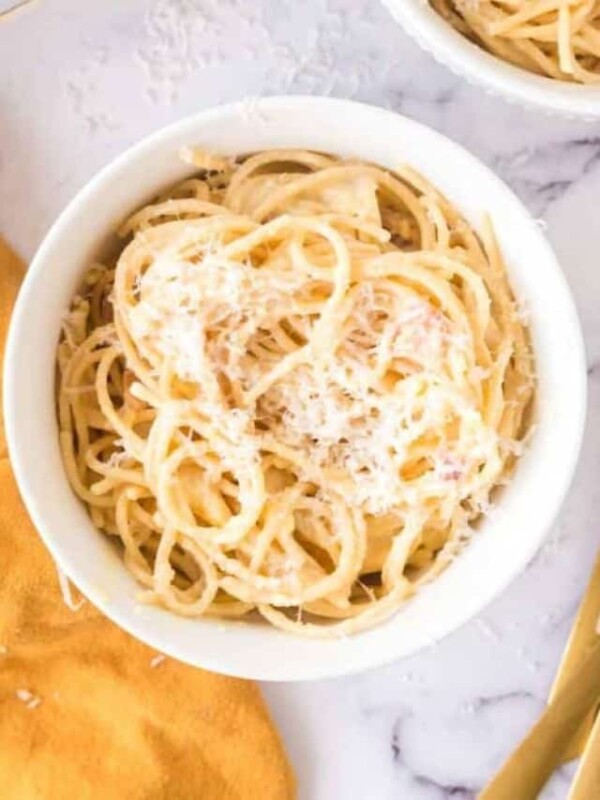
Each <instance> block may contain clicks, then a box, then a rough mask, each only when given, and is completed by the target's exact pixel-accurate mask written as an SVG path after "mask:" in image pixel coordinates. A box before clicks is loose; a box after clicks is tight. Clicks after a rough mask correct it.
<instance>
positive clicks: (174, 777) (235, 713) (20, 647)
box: [0, 239, 295, 800]
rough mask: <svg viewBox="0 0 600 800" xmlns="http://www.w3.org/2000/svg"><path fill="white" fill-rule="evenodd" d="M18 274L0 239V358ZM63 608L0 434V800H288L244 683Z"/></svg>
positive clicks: (91, 612)
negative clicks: (165, 655) (161, 653)
mask: <svg viewBox="0 0 600 800" xmlns="http://www.w3.org/2000/svg"><path fill="white" fill-rule="evenodd" d="M22 271H23V267H22V264H21V263H20V262H19V260H18V259H17V258H16V256H15V255H14V254H13V253H12V252H11V251H10V250H9V249H8V247H7V246H6V245H5V244H4V243H3V242H2V240H1V239H0V342H1V344H0V348H1V350H0V361H1V360H2V358H3V355H4V352H3V351H4V339H5V334H6V327H7V322H8V318H9V315H10V311H11V308H12V305H13V303H14V298H15V296H16V293H17V289H18V286H19V282H20V278H21V275H22ZM155 657H156V653H155V652H153V651H152V650H150V649H149V648H148V647H146V646H145V645H143V644H141V643H140V642H138V641H136V640H135V639H133V638H131V637H130V636H129V635H128V634H126V633H124V632H123V631H121V630H120V629H119V628H117V627H116V626H115V625H113V624H112V623H111V622H109V620H108V619H106V618H105V617H103V616H102V615H101V614H100V612H98V611H97V610H96V609H95V608H94V607H93V606H91V605H90V603H89V602H86V603H85V604H84V605H83V607H82V608H81V609H80V610H79V611H72V610H71V609H70V608H68V607H67V605H66V604H65V602H64V601H63V597H62V594H61V592H60V589H59V584H58V578H57V573H56V570H55V567H54V563H53V562H52V559H51V558H50V556H49V554H48V553H47V551H46V550H45V549H44V547H43V545H42V543H41V541H40V539H39V538H38V536H37V534H36V532H35V530H34V529H33V527H32V524H31V522H30V521H29V519H28V517H27V513H26V511H25V509H24V507H23V505H22V503H21V501H20V499H19V495H18V491H17V488H16V485H15V482H14V479H13V476H12V473H11V469H10V465H9V463H8V459H7V452H6V442H5V438H4V426H3V422H2V424H1V425H0V797H1V798H2V800H75V799H76V800H96V798H97V799H98V800H100V799H101V800H162V799H163V798H164V800H188V799H189V800H254V798H260V800H287V799H288V798H292V797H294V795H295V789H294V779H293V776H292V773H291V770H290V767H289V765H288V762H287V760H286V757H285V754H284V752H283V749H282V745H281V742H280V740H279V737H278V735H277V732H276V731H275V730H274V728H273V725H272V723H271V721H270V719H269V717H268V714H267V711H266V709H265V706H264V704H263V701H262V699H261V697H260V694H259V691H258V689H257V688H256V686H254V685H253V684H252V683H249V682H246V681H241V680H235V679H232V678H226V677H222V676H219V675H215V674H212V673H209V672H204V671H203V670H199V669H194V668H192V667H188V666H185V665H183V664H181V663H179V662H176V661H173V660H171V659H165V660H164V661H161V662H160V663H156V660H155Z"/></svg>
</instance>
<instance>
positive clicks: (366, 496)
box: [58, 150, 534, 636]
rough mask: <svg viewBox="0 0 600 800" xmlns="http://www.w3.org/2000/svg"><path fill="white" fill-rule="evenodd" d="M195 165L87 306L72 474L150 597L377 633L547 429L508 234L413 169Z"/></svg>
mask: <svg viewBox="0 0 600 800" xmlns="http://www.w3.org/2000/svg"><path fill="white" fill-rule="evenodd" d="M189 155H190V156H191V161H192V162H197V163H198V164H199V165H201V166H202V167H203V169H202V171H201V172H200V173H198V174H197V175H195V176H194V177H192V178H188V179H186V180H185V181H184V182H183V183H181V184H179V185H177V186H175V187H173V188H172V189H171V190H168V191H167V192H166V194H165V195H163V196H162V197H160V198H158V199H157V201H156V202H155V203H152V204H150V205H147V206H145V207H144V208H142V209H141V210H140V211H138V212H136V213H135V214H134V215H133V216H132V217H130V218H129V219H128V220H127V221H126V222H125V224H124V225H123V226H122V228H121V235H122V236H124V237H128V238H130V241H129V243H128V244H127V245H126V247H125V248H124V249H123V251H122V252H121V253H120V255H119V256H118V258H117V260H116V264H115V266H114V267H112V266H110V265H96V266H94V267H92V268H91V270H90V271H89V272H88V273H87V276H86V281H85V285H84V288H83V293H82V294H79V295H78V296H77V298H76V300H75V301H74V303H73V306H72V309H71V312H70V314H69V315H68V316H67V318H66V320H65V324H64V335H63V339H62V341H61V344H60V346H59V366H60V381H59V389H58V395H59V418H60V429H61V433H60V436H61V444H62V449H63V456H64V461H65V465H66V467H67V470H68V474H69V476H70V479H71V483H72V485H73V487H74V489H75V491H76V492H77V494H78V495H79V496H80V497H81V499H82V500H83V501H84V502H85V503H86V504H87V505H88V507H89V510H90V514H91V517H92V520H93V521H94V523H95V524H96V526H97V527H99V528H100V529H102V530H103V531H105V532H106V533H107V534H109V535H113V536H115V537H117V538H118V539H119V540H120V542H121V543H122V545H123V547H124V558H125V563H126V564H127V566H128V567H129V568H130V570H131V571H132V572H133V574H134V575H135V576H136V578H137V579H138V580H139V581H140V583H141V584H142V585H144V586H146V587H147V592H145V593H144V595H143V598H144V599H146V600H148V601H149V602H153V603H159V604H161V605H164V606H165V607H166V608H169V609H171V610H172V611H174V612H176V613H180V614H184V615H187V616H196V615H201V614H203V613H207V614H213V615H216V616H224V617H237V616H245V615H247V614H250V613H252V612H253V611H255V610H258V611H259V613H260V614H261V615H262V616H263V617H264V618H265V619H266V620H268V621H269V622H271V623H273V624H274V625H277V626H278V627H281V628H283V629H285V630H289V631H293V632H297V633H301V634H305V635H311V636H332V635H339V634H340V633H352V632H356V631H359V630H362V629H363V628H365V627H367V626H370V625H373V624H375V623H376V622H379V621H381V620H382V619H385V617H386V616H388V615H389V614H391V613H393V612H394V611H395V610H396V609H397V608H398V607H399V606H400V604H401V603H403V602H404V601H405V600H406V599H407V597H408V596H410V594H412V592H414V590H415V589H416V588H417V587H418V586H419V585H421V584H422V583H423V582H425V581H429V580H431V579H432V577H433V576H434V575H435V574H436V573H437V572H439V571H440V570H441V569H442V568H443V567H444V565H446V564H447V563H448V561H449V559H450V558H451V557H453V556H454V555H455V554H456V553H457V552H458V550H459V549H460V547H461V545H462V544H463V543H464V542H465V541H468V539H469V538H470V535H471V533H472V528H471V524H470V523H471V522H472V521H473V520H474V519H476V518H477V517H479V516H480V515H481V514H482V513H483V512H484V510H485V509H486V508H487V506H488V505H489V502H490V493H491V492H492V490H493V489H494V488H495V487H496V486H497V485H498V484H499V482H500V481H502V480H505V479H507V474H508V472H509V470H510V467H511V465H512V461H513V460H514V456H515V454H516V453H518V452H519V449H520V447H521V446H522V443H521V441H520V440H521V439H522V438H523V436H524V435H525V433H526V431H527V412H528V409H529V405H530V401H531V397H532V392H533V386H534V377H533V375H534V366H533V356H532V353H531V350H530V347H529V342H528V335H527V332H526V329H525V328H524V326H523V324H522V322H521V320H520V317H519V309H518V307H517V305H516V303H515V300H514V297H513V295H512V292H511V289H510V286H509V284H508V280H507V276H506V270H505V268H504V265H503V263H502V260H501V257H500V253H499V251H498V248H497V246H496V243H495V240H494V238H493V234H492V231H491V230H489V229H488V231H487V232H486V233H487V235H486V239H485V240H483V241H481V240H480V239H479V237H478V236H477V234H476V233H475V232H474V231H473V229H472V228H471V227H470V226H469V225H468V224H467V223H466V221H465V220H464V219H463V218H462V217H461V216H460V215H459V214H458V212H457V211H456V209H455V208H454V207H453V206H452V205H451V204H450V203H449V202H448V201H447V200H446V199H445V198H444V197H442V196H441V195H440V194H439V193H438V192H437V191H436V190H435V189H434V188H433V187H432V186H431V185H429V184H428V183H427V182H426V181H425V180H424V179H423V178H422V177H420V176H419V175H417V174H415V173H413V172H412V171H411V170H409V169H407V168H404V170H402V171H399V172H397V173H393V172H391V171H389V170H384V169H382V168H381V167H378V166H374V165H372V164H368V163H361V162H358V161H344V160H340V159H337V158H335V157H332V156H330V155H325V154H322V153H316V152H311V151H296V150H270V151H265V152H262V153H258V154H255V155H251V156H249V157H248V158H241V159H233V160H231V161H227V160H224V159H222V158H215V157H214V156H211V155H208V154H204V153H194V152H193V151H192V152H191V153H190V154H189ZM328 620H339V621H337V622H332V623H331V624H324V623H326V622H327V621H328Z"/></svg>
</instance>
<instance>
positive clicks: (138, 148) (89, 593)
mask: <svg viewBox="0 0 600 800" xmlns="http://www.w3.org/2000/svg"><path fill="white" fill-rule="evenodd" d="M247 102H248V101H241V102H239V101H238V102H235V103H229V104H226V105H221V106H217V107H213V108H210V109H207V110H204V111H201V112H199V113H197V114H193V115H190V116H188V117H185V118H183V119H180V120H178V121H176V122H174V123H172V124H170V125H168V126H166V127H164V128H161V129H160V130H158V131H157V132H155V133H153V134H151V135H150V136H147V137H145V138H143V139H142V140H141V141H139V142H138V143H137V144H134V145H133V146H132V147H130V148H128V149H127V150H126V151H125V152H124V153H122V154H121V155H120V156H117V158H115V159H114V160H113V161H111V162H110V163H109V164H107V165H106V166H105V167H104V168H103V169H101V170H100V171H99V172H98V173H97V174H96V175H95V176H94V177H92V179H91V180H90V181H89V182H88V183H87V184H86V185H85V186H84V187H83V188H82V189H81V190H80V191H79V192H78V193H77V194H76V195H75V197H74V198H73V199H72V200H71V202H70V203H69V204H68V205H67V207H66V208H65V210H64V211H63V212H62V213H61V215H60V216H59V217H58V219H57V220H56V222H55V223H54V224H53V226H52V227H51V228H50V230H49V232H48V233H47V235H46V237H45V239H44V240H43V242H42V244H41V245H40V247H39V249H38V252H37V253H36V255H35V257H34V259H33V261H32V264H31V266H30V269H29V270H28V272H27V274H26V277H25V279H24V282H23V285H22V288H21V291H20V293H19V296H18V299H17V303H16V306H15V309H14V312H13V316H12V319H11V323H10V329H9V334H8V340H7V346H6V353H5V365H4V398H3V399H4V409H5V424H6V432H7V442H8V448H9V453H10V457H11V462H12V466H13V470H14V474H15V477H16V480H17V483H18V486H19V490H20V492H21V496H22V498H23V500H24V502H25V505H26V507H27V510H28V512H29V514H30V516H31V518H32V520H33V522H34V525H35V527H36V529H37V530H38V532H39V534H40V536H41V538H42V539H43V541H44V543H45V545H46V547H47V548H48V550H49V551H50V553H51V555H52V557H53V558H54V559H55V561H56V562H57V564H58V565H59V567H60V568H61V569H62V570H63V571H64V572H65V573H66V574H67V575H68V576H69V578H70V579H71V580H72V581H73V583H74V584H75V585H76V586H77V587H78V588H80V589H81V590H82V592H83V594H84V595H85V596H86V597H88V598H89V600H90V601H91V602H92V603H93V604H94V605H95V606H96V607H97V608H99V609H100V610H101V611H102V612H103V613H104V614H105V615H106V616H107V617H108V618H109V619H111V620H112V621H113V622H114V623H116V624H118V625H119V626H120V627H121V628H123V629H124V630H126V631H127V632H128V633H130V634H131V635H133V636H134V637H136V638H138V639H140V640H142V641H144V642H145V643H146V644H148V645H150V646H152V647H155V648H157V649H158V650H160V651H161V652H164V653H166V654H167V655H169V656H172V657H174V658H176V659H178V660H181V661H184V662H187V663H190V664H192V665H194V666H198V667H202V668H205V669H210V670H213V671H216V672H220V673H222V674H227V675H232V676H237V677H242V678H250V679H262V680H269V681H300V680H313V679H322V678H329V677H336V676H340V675H350V674H354V673H357V672H361V671H364V670H366V669H370V668H374V667H376V666H382V665H384V664H387V663H390V662H392V661H394V660H397V659H399V658H403V657H407V656H409V655H412V654H413V653H414V652H417V651H418V650H420V649H423V647H425V646H426V645H427V644H433V643H435V642H436V641H439V640H441V639H442V638H445V637H446V636H447V635H448V634H450V633H452V632H454V631H456V630H457V629H459V628H460V627H462V626H463V625H464V624H465V623H466V622H467V621H468V620H470V619H471V618H472V617H474V616H476V615H477V614H478V613H481V612H482V610H483V609H484V608H485V607H486V606H487V605H489V603H490V602H491V601H492V600H493V599H495V598H496V597H497V596H498V595H499V594H500V593H501V592H502V591H504V589H506V587H507V586H508V585H509V583H510V582H511V581H512V580H514V578H515V577H516V576H517V575H519V574H520V573H521V572H522V571H523V570H524V569H525V567H526V565H527V563H528V562H529V560H530V559H531V557H532V556H533V555H534V554H535V552H536V551H537V550H538V548H539V546H540V545H541V543H542V541H543V540H544V538H545V536H546V534H547V533H548V530H549V529H550V526H551V524H552V523H553V522H554V519H555V517H556V514H557V513H558V510H559V508H560V506H561V504H562V502H563V500H564V498H565V496H566V494H567V492H568V489H569V487H570V484H571V481H572V478H573V474H574V471H575V467H576V465H577V461H578V457H579V450H580V445H581V440H582V436H583V429H584V424H585V418H586V413H585V411H586V387H587V375H586V369H585V351H584V344H583V337H582V334H581V327H580V324H579V319H578V316H577V311H576V308H575V304H574V302H573V298H572V295H571V292H570V289H569V286H568V283H567V281H566V278H565V276H564V274H563V272H562V270H561V269H560V266H559V265H558V262H557V260H556V257H555V255H554V252H553V250H552V248H551V247H550V245H549V243H548V241H547V240H546V238H545V237H544V236H543V234H542V233H541V231H539V229H536V233H535V236H536V237H537V238H536V241H537V242H538V244H539V246H540V247H542V248H544V257H545V259H546V261H547V263H548V267H549V268H551V269H553V278H554V279H556V280H557V281H558V282H559V283H560V286H561V288H560V291H561V293H562V297H563V300H564V304H565V308H566V310H567V312H568V320H567V322H568V326H569V329H570V332H571V333H572V335H573V347H574V350H573V353H572V360H571V367H570V368H572V369H573V374H574V375H575V376H578V380H577V384H576V385H574V386H573V406H572V408H573V416H572V419H571V421H570V423H569V424H570V439H569V440H568V449H567V451H566V452H565V453H564V454H563V455H564V459H563V460H562V462H561V463H562V465H563V467H562V472H561V479H560V484H559V487H558V491H557V492H556V493H555V494H554V495H553V496H552V497H551V498H550V499H549V500H548V503H547V504H545V506H544V508H543V509H541V510H540V512H539V514H540V517H541V519H542V520H543V521H542V522H540V523H539V524H538V526H537V532H536V535H535V536H531V537H529V538H528V540H527V547H526V550H523V552H522V553H521V555H520V557H519V558H518V559H512V560H511V563H510V566H507V567H506V568H504V570H503V572H502V578H501V579H499V580H498V579H497V580H496V581H495V582H494V587H493V589H492V591H491V592H489V593H488V594H487V595H486V597H485V598H484V599H483V600H481V601H478V602H476V603H475V605H474V607H471V606H465V607H464V608H462V609H461V612H460V613H456V614H455V615H454V617H453V619H452V620H451V622H450V623H447V624H446V625H445V626H444V628H443V630H442V632H441V633H440V634H439V635H437V636H436V637H434V638H433V639H429V640H428V641H427V642H425V643H424V642H421V643H417V644H416V645H414V646H413V647H412V649H410V648H408V649H405V650H403V651H401V652H398V650H395V649H394V648H393V647H390V648H389V651H388V652H386V653H381V652H379V653H378V654H377V656H376V657H372V656H371V655H370V654H367V653H365V652H363V653H362V655H361V653H360V650H361V648H360V646H357V647H356V648H354V654H353V655H354V658H349V659H348V663H345V664H344V665H343V666H340V665H339V663H338V665H337V666H335V665H331V664H328V663H324V664H309V665H308V666H307V665H305V664H296V665H294V666H293V667H291V668H290V667H288V668H286V669H284V670H281V669H279V668H278V667H277V666H275V667H273V665H268V664H267V665H264V667H263V666H260V667H256V668H254V669H252V670H248V669H239V668H238V665H237V664H235V663H232V661H231V659H230V661H229V662H228V663H225V664H224V663H223V662H222V660H221V658H220V657H219V654H218V653H217V654H216V655H214V654H212V653H208V654H203V655H202V658H201V660H199V659H198V657H196V656H194V657H191V656H190V654H189V653H188V652H187V651H182V650H181V649H180V648H179V646H176V645H173V644H172V643H171V642H169V641H167V640H166V638H165V637H163V636H161V635H160V634H159V633H157V632H155V631H154V629H153V628H152V625H150V626H148V625H145V624H144V625H143V624H142V623H141V621H140V620H141V617H136V615H135V614H132V613H131V612H130V611H126V609H125V608H124V604H122V607H120V606H119V605H118V604H116V605H115V604H113V603H111V602H109V600H108V598H107V597H106V596H105V594H104V592H103V591H101V590H99V589H98V587H97V586H96V585H94V584H93V583H92V582H91V581H90V580H88V578H87V577H86V574H85V570H81V569H80V566H79V565H78V564H77V562H76V560H75V558H74V555H73V553H72V552H69V549H68V548H64V547H62V546H59V545H58V544H57V542H56V541H54V536H55V533H54V532H53V530H51V528H52V527H54V528H55V527H56V526H53V525H50V523H49V522H48V521H47V520H46V517H45V511H44V498H43V497H41V496H40V493H38V494H37V495H36V491H35V489H34V488H33V485H32V483H31V481H30V478H29V474H28V466H31V465H32V464H33V463H34V459H35V455H34V453H33V452H32V451H31V448H30V449H29V450H28V448H27V446H25V445H24V443H23V442H22V441H21V440H20V433H19V424H18V420H19V416H20V413H19V397H20V395H19V391H18V389H17V388H16V387H17V380H16V378H17V375H18V373H19V371H20V367H21V364H22V363H23V353H22V349H23V348H22V344H23V341H26V337H27V326H28V325H29V324H30V317H29V309H28V306H29V299H30V295H31V293H32V291H33V290H34V289H35V288H36V285H37V284H38V283H40V282H41V281H42V280H43V279H44V277H45V275H46V269H47V264H46V259H47V256H48V254H49V253H50V252H51V251H52V249H53V247H54V246H55V244H56V243H57V242H59V241H60V240H61V238H62V237H63V236H64V231H65V230H68V228H69V225H70V224H71V219H72V218H76V216H77V214H78V213H79V209H80V207H81V206H82V205H85V203H87V202H88V200H89V199H90V198H93V197H94V195H95V194H96V193H97V192H99V191H106V190H110V186H111V181H112V180H113V178H114V177H115V176H118V175H119V173H120V171H121V170H122V169H123V168H125V167H126V165H127V164H128V163H129V162H130V160H132V158H133V157H136V156H139V155H140V154H144V153H151V152H152V151H153V149H154V148H155V147H157V146H160V145H161V143H164V142H168V141H169V140H170V139H171V138H172V137H173V136H174V135H176V134H178V133H181V131H182V129H187V128H195V127H198V128H201V127H202V125H203V124H205V123H207V122H209V121H211V120H215V119H218V118H219V117H227V116H228V115H229V116H233V117H238V118H239V117H240V116H242V117H243V115H245V114H246V113H247V111H248V109H247V105H246V104H247ZM258 102H259V103H260V106H261V108H262V109H263V111H265V112H267V113H269V112H271V111H273V112H277V113H283V112H286V111H288V110H290V109H293V110H294V111H295V112H305V111H307V110H308V109H310V108H311V107H312V108H313V110H314V111H318V112H319V113H320V114H323V113H325V114H330V115H331V117H332V118H334V117H335V113H333V112H335V111H336V110H338V111H339V112H340V113H342V112H344V113H349V114H356V115H372V117H373V121H375V120H377V122H378V123H379V122H381V124H382V128H383V127H384V125H385V122H386V121H387V122H388V123H389V122H391V121H393V119H394V118H400V120H401V122H402V124H403V125H405V126H407V127H408V128H410V129H411V130H412V131H413V132H415V133H418V132H420V133H421V134H423V135H425V134H426V137H427V138H429V139H430V140H433V141H435V142H436V143H437V144H439V145H440V146H442V147H443V148H445V149H450V150H454V151H455V152H461V153H462V157H463V158H464V159H467V160H468V161H469V162H470V163H471V164H472V165H473V168H476V169H478V170H479V171H480V173H481V174H482V175H486V176H487V179H488V180H489V181H490V182H491V183H493V184H494V186H495V191H497V192H499V193H502V194H503V197H505V198H506V199H508V200H510V202H511V203H512V204H513V206H514V207H515V208H516V209H518V210H520V213H521V214H522V215H525V218H527V220H528V221H532V220H533V218H532V217H531V215H530V214H529V212H528V211H527V209H526V208H525V206H524V205H523V204H522V203H521V202H520V200H518V198H517V197H516V196H515V195H514V193H513V192H512V191H511V190H510V189H509V188H508V186H507V185H506V184H505V183H504V182H503V181H502V180H501V179H500V178H498V177H497V176H496V175H495V174H494V173H493V171H492V170H490V169H489V167H487V166H486V165H485V164H484V163H483V162H481V161H479V159H477V158H476V157H475V156H473V155H471V154H470V153H469V151H468V150H466V149H465V148H463V147H462V146H461V145H458V144H456V143H454V142H453V141H452V140H450V139H448V138H447V137H445V136H443V135H442V134H439V133H438V132H437V131H435V130H433V129H431V128H428V127H427V126H425V125H422V124H421V123H418V122H415V121H414V120H412V119H410V118H407V117H405V116H403V115H400V114H396V113H395V112H391V111H388V110H385V109H382V108H379V107H377V106H372V105H368V104H363V103H357V102H355V101H349V100H339V99H332V98H327V97H313V96H280V97H270V98H263V99H260V101H258ZM490 211H492V209H490ZM23 337H25V340H24V339H23ZM63 478H64V481H65V482H66V476H63ZM464 557H465V555H463V556H462V557H461V558H463V559H464ZM166 613H168V614H171V612H166ZM217 622H218V621H217ZM211 624H214V621H211ZM362 636H365V634H360V635H357V636H356V637H351V638H350V639H349V640H348V641H355V642H357V643H359V642H361V637H362ZM293 638H295V637H293ZM288 641H289V640H288ZM301 641H307V640H305V639H301ZM317 644H322V642H319V643H317ZM362 649H363V651H364V650H365V648H362ZM348 654H349V655H350V648H348Z"/></svg>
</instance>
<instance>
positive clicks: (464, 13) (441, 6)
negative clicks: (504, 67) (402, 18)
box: [430, 0, 600, 83]
mask: <svg viewBox="0 0 600 800" xmlns="http://www.w3.org/2000/svg"><path fill="white" fill-rule="evenodd" d="M430 2H431V4H432V6H433V7H434V8H435V9H436V11H438V12H439V13H440V14H441V15H442V16H443V17H444V19H446V20H448V22H450V23H451V24H452V25H453V26H454V27H455V28H456V29H457V30H458V31H460V33H462V34H463V35H464V36H466V37H467V38H469V39H471V40H472V41H474V42H476V43H477V44H479V45H480V46H481V47H483V48H484V49H485V50H488V51H489V52H490V53H493V54H494V55H496V56H498V57H499V58H501V59H503V60H504V61H508V62H510V63H511V64H515V65H516V66H517V67H522V68H523V69H526V70H528V71H530V72H535V73H538V74H539V75H544V76H546V77H548V78H554V79H556V80H562V81H575V82H578V83H599V82H600V2H599V1H598V0H525V1H524V0H430Z"/></svg>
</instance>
